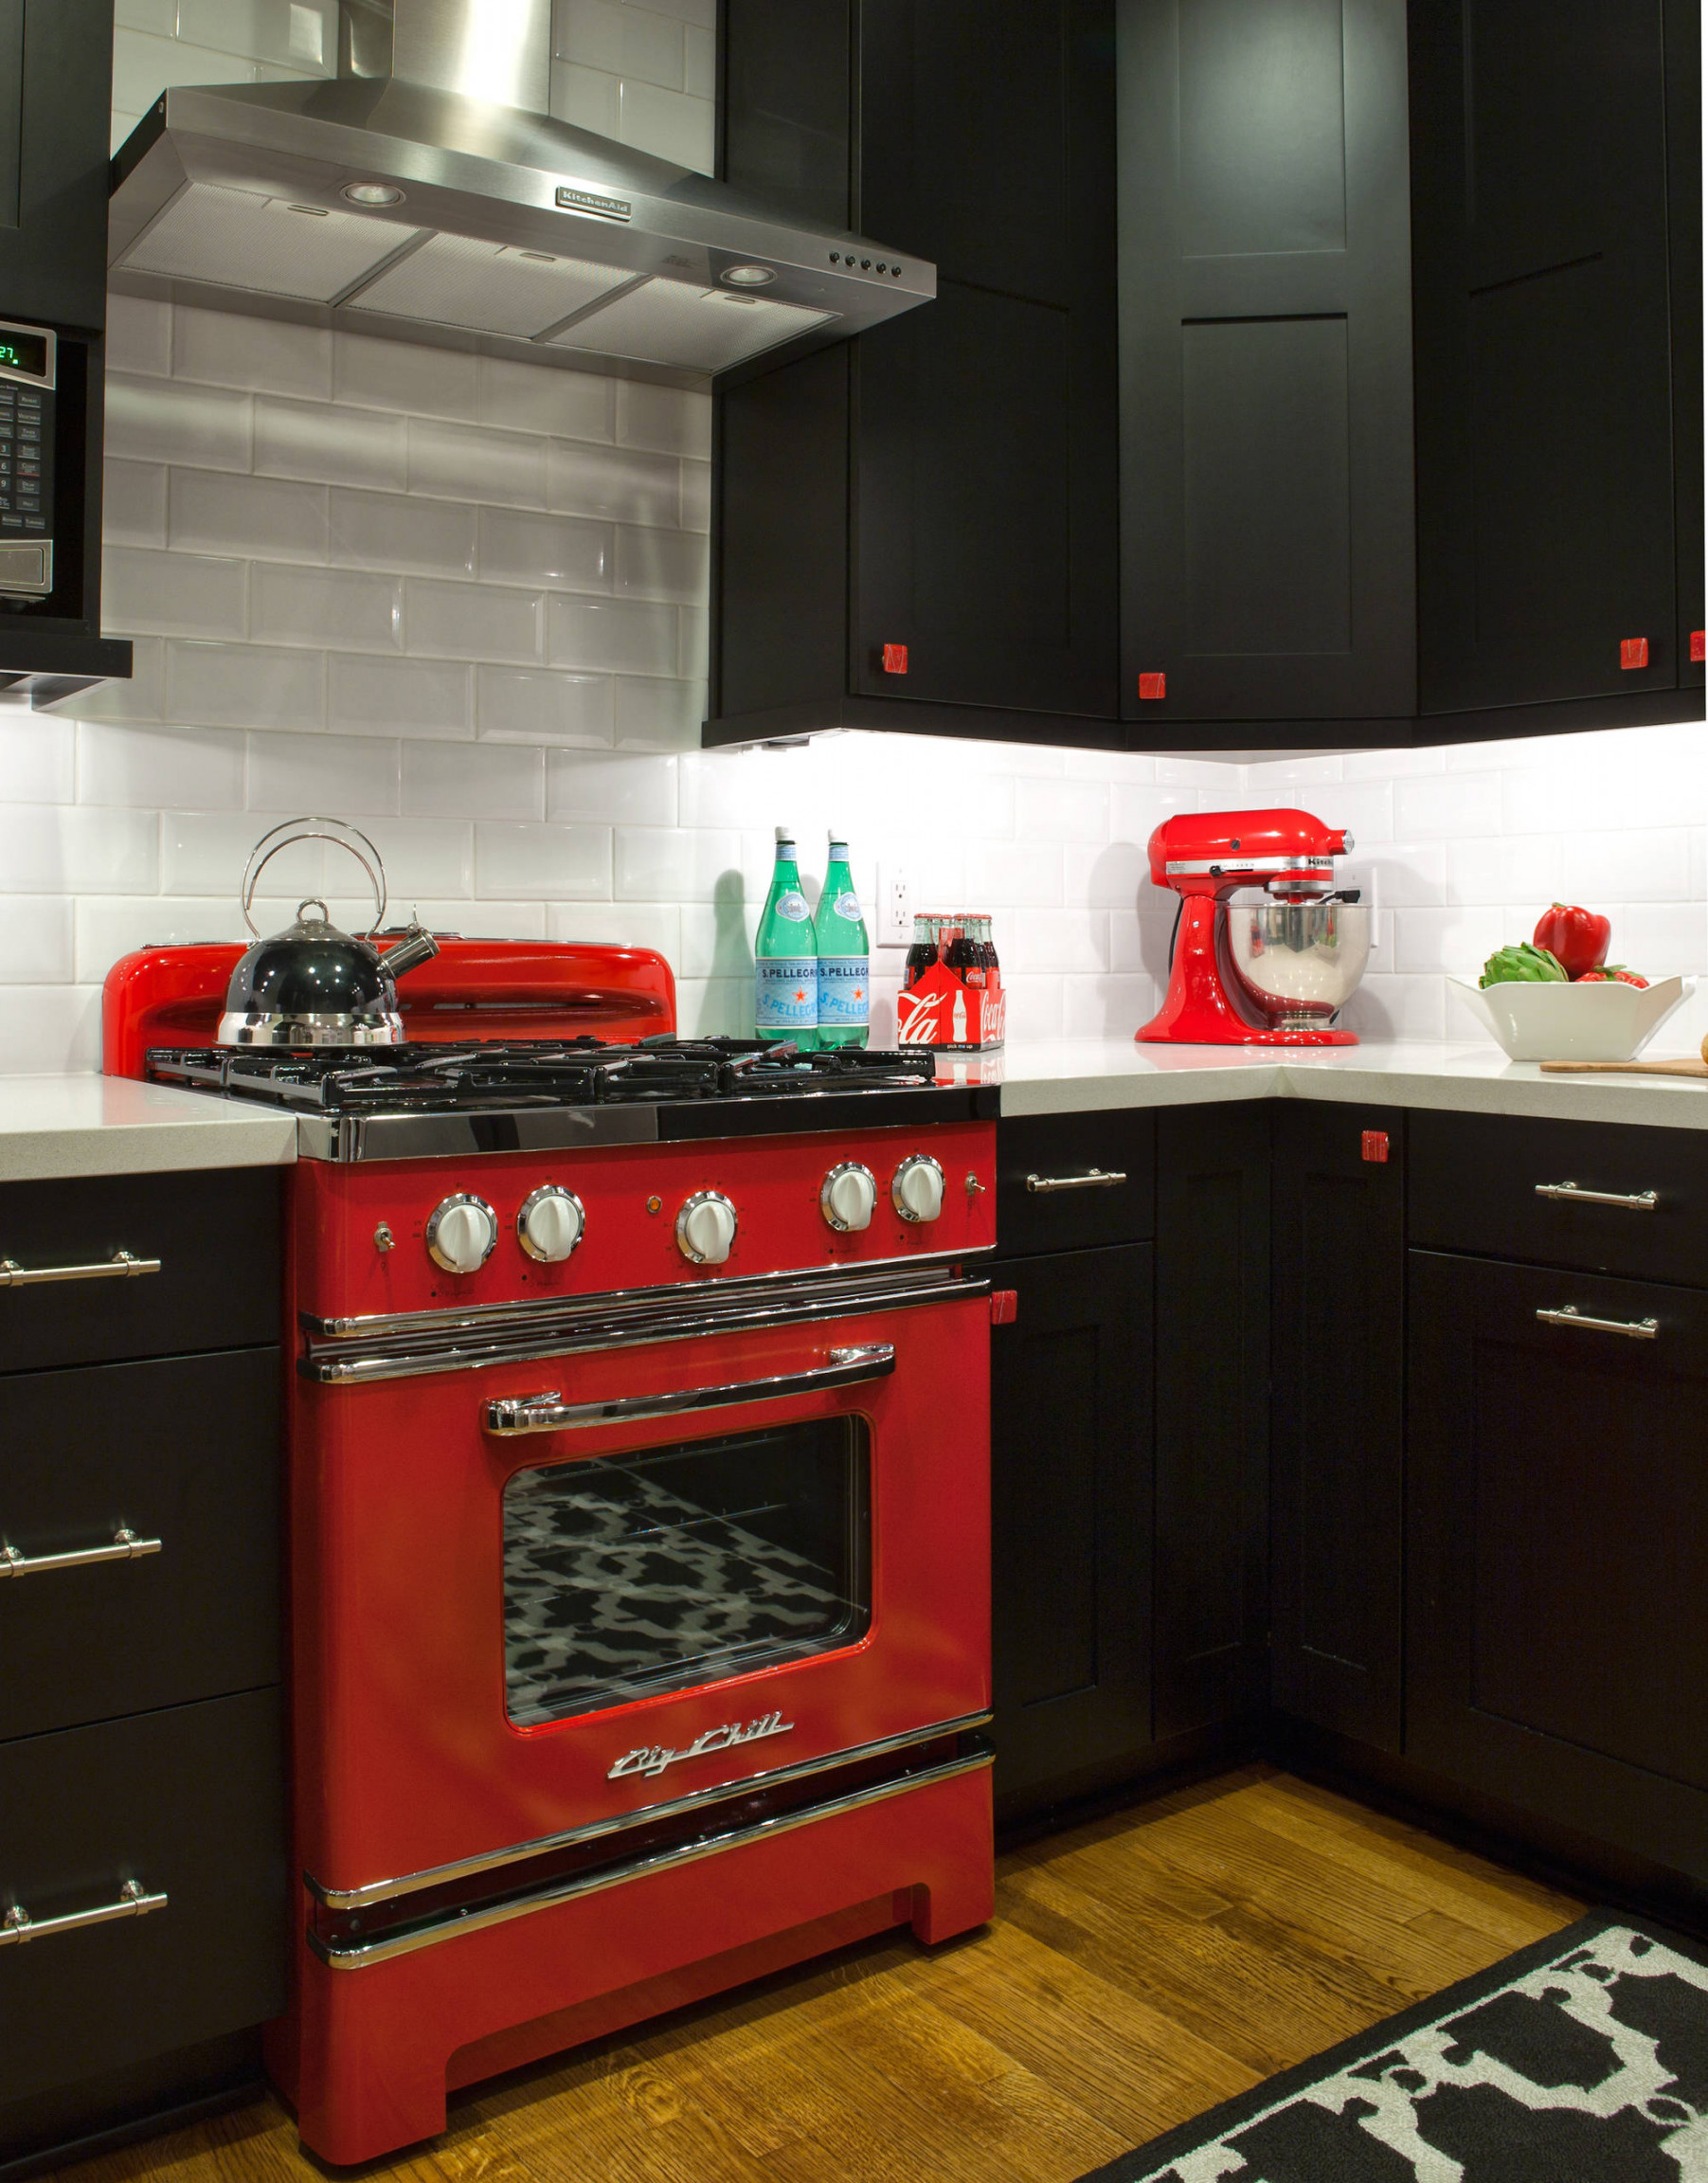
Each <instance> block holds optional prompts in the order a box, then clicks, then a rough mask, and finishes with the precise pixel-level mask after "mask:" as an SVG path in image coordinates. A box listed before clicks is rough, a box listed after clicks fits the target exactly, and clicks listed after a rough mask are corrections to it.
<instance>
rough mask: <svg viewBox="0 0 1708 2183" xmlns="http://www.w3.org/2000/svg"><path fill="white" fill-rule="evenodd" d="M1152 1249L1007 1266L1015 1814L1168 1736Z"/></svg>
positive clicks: (1005, 1703)
mask: <svg viewBox="0 0 1708 2183" xmlns="http://www.w3.org/2000/svg"><path fill="white" fill-rule="evenodd" d="M1151 1259H1152V1247H1151V1245H1150V1244H1148V1243H1128V1244H1121V1245H1117V1246H1114V1247H1113V1248H1106V1249H1102V1250H1088V1251H1073V1252H1067V1253H1064V1254H1060V1255H1059V1256H1052V1257H1037V1258H1023V1259H1020V1260H1018V1261H1016V1262H1014V1263H1011V1264H1006V1265H1004V1266H1002V1267H1000V1268H999V1269H998V1272H997V1275H996V1279H997V1282H998V1287H999V1288H1002V1289H1012V1290H1014V1291H1015V1292H1016V1316H1015V1318H1014V1320H1013V1322H1012V1323H1011V1324H1009V1325H1006V1326H997V1327H996V1328H995V1329H994V1330H993V1333H992V1337H991V1494H992V1509H991V1531H992V1537H991V1563H992V1598H993V1613H994V1646H993V1660H992V1669H993V1675H994V1684H995V1697H996V1720H995V1724H994V1726H993V1728H992V1731H991V1733H992V1737H993V1740H994V1741H995V1743H996V1746H997V1767H996V1780H995V1788H996V1795H997V1808H998V1813H999V1814H1000V1815H1001V1816H1002V1817H1004V1818H1012V1817H1014V1816H1016V1814H1017V1813H1020V1812H1023V1811H1025V1810H1028V1809H1031V1808H1033V1807H1034V1806H1037V1805H1041V1804H1049V1803H1053V1802H1055V1801H1057V1800H1058V1799H1060V1798H1062V1797H1064V1796H1068V1795H1075V1794H1078V1793H1081V1792H1083V1791H1086V1790H1088V1789H1091V1788H1094V1787H1096V1786H1098V1785H1099V1784H1100V1783H1101V1782H1104V1781H1106V1780H1109V1779H1113V1778H1118V1777H1120V1776H1121V1775H1122V1774H1124V1773H1126V1772H1130V1771H1131V1770H1132V1765H1133V1762H1134V1760H1135V1759H1136V1757H1137V1756H1138V1755H1139V1754H1141V1753H1142V1751H1143V1750H1144V1748H1145V1746H1146V1745H1147V1744H1148V1743H1149V1741H1150V1740H1151V1699H1150V1575H1151V1497H1152V1476H1151V1372H1150V1362H1151V1315H1152V1286H1153V1284H1152V1264H1151Z"/></svg>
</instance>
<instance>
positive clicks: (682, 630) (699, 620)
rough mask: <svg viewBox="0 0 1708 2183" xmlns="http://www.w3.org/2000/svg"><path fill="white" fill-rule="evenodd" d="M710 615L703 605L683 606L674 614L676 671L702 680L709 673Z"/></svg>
mask: <svg viewBox="0 0 1708 2183" xmlns="http://www.w3.org/2000/svg"><path fill="white" fill-rule="evenodd" d="M710 662H711V616H710V611H709V609H708V608H706V607H704V606H684V607H683V608H682V609H681V610H680V612H679V613H678V614H677V616H676V673H677V674H678V675H680V676H682V677H685V678H686V679H688V680H691V681H694V682H704V681H705V680H706V678H707V676H708V675H709V674H710Z"/></svg>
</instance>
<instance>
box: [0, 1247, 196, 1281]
mask: <svg viewBox="0 0 1708 2183" xmlns="http://www.w3.org/2000/svg"><path fill="white" fill-rule="evenodd" d="M159 1271H160V1261H159V1259H158V1258H138V1257H137V1255H136V1254H135V1252H134V1251H115V1252H114V1254H113V1255H112V1257H111V1258H103V1259H102V1260H101V1261H100V1263H99V1265H96V1266H20V1265H19V1264H18V1261H17V1260H16V1259H15V1258H0V1289H28V1288H32V1287H33V1286H34V1285H35V1283H36V1282H38V1281H124V1280H128V1279H129V1278H130V1277H131V1276H132V1275H133V1274H135V1273H158V1272H159Z"/></svg>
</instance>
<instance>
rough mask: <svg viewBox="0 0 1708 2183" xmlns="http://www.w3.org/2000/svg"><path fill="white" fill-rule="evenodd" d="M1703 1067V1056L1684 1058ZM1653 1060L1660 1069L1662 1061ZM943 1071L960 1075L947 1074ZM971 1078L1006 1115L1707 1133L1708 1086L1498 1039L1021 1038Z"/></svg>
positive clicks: (979, 1065)
mask: <svg viewBox="0 0 1708 2183" xmlns="http://www.w3.org/2000/svg"><path fill="white" fill-rule="evenodd" d="M1685 1057H1686V1058H1689V1059H1695V1058H1696V1055H1694V1054H1692V1055H1688V1056H1685ZM1646 1058H1653V1059H1656V1060H1659V1059H1661V1058H1663V1055H1661V1054H1659V1053H1656V1054H1653V1055H1645V1059H1646ZM946 1060H947V1057H946V1056H945V1067H944V1070H943V1071H942V1073H943V1074H944V1075H947V1074H949V1073H951V1072H950V1069H949V1068H948V1067H947V1066H946ZM965 1067H966V1071H967V1076H968V1080H969V1081H972V1082H976V1083H987V1084H989V1083H996V1084H1000V1085H1001V1087H1002V1111H1003V1113H1004V1114H1083V1113H1091V1112H1096V1111H1099V1110H1105V1109H1108V1108H1113V1107H1178V1106H1196V1105H1200V1104H1203V1103H1205V1102H1209V1101H1212V1100H1218V1099H1265V1098H1279V1099H1340V1100H1348V1101H1356V1102H1357V1103H1360V1104H1363V1105H1367V1106H1372V1107H1434V1108H1445V1109H1447V1110H1450V1111H1453V1112H1458V1113H1465V1114H1528V1115H1541V1116H1545V1117H1551V1118H1554V1119H1557V1120H1563V1121H1584V1122H1634V1123H1642V1124H1647V1125H1650V1126H1654V1127H1658V1128H1683V1129H1708V1081H1703V1080H1700V1079H1699V1080H1695V1081H1692V1080H1691V1079H1689V1078H1685V1077H1673V1076H1601V1075H1596V1076H1553V1075H1548V1076H1545V1075H1543V1073H1542V1072H1541V1069H1540V1068H1539V1067H1538V1065H1537V1063H1536V1062H1534V1061H1509V1060H1507V1058H1506V1056H1505V1055H1504V1054H1502V1053H1501V1049H1500V1048H1499V1047H1498V1046H1496V1045H1495V1044H1494V1043H1493V1042H1492V1041H1490V1040H1486V1039H1485V1040H1480V1041H1474V1042H1471V1043H1467V1044H1465V1045H1459V1046H1447V1045H1425V1044H1421V1043H1419V1044H1401V1043H1391V1042H1385V1041H1383V1042H1378V1041H1375V1040H1372V1041H1371V1042H1370V1043H1369V1044H1367V1045H1362V1046H1324V1047H1317V1048H1315V1049H1310V1048H1302V1047H1296V1048H1291V1049H1288V1050H1286V1051H1285V1052H1277V1051H1276V1050H1275V1049H1274V1048H1273V1047H1263V1046H1141V1045H1138V1044H1136V1043H1135V1042H1134V1041H1133V1040H1132V1039H1127V1038H1110V1039H1101V1038H1052V1039H1026V1038H1016V1039H1011V1040H1010V1042H1009V1044H1008V1045H1007V1047H1006V1048H1004V1049H1003V1050H1002V1051H1001V1052H1000V1053H998V1054H991V1055H970V1056H968V1057H967V1060H966V1063H965Z"/></svg>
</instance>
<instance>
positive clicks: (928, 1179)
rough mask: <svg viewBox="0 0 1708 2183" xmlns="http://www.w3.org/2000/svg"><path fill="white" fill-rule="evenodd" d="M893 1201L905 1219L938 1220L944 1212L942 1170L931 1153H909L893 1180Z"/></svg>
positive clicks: (891, 1190)
mask: <svg viewBox="0 0 1708 2183" xmlns="http://www.w3.org/2000/svg"><path fill="white" fill-rule="evenodd" d="M890 1203H891V1204H892V1205H893V1206H894V1207H895V1209H896V1211H897V1212H898V1213H899V1214H900V1215H901V1217H902V1218H903V1219H904V1220H935V1219H936V1218H937V1216H938V1215H939V1214H940V1213H941V1212H942V1211H943V1169H942V1168H941V1167H940V1166H939V1165H938V1164H937V1163H936V1161H935V1160H933V1159H932V1157H931V1155H930V1154H929V1153H928V1152H909V1153H908V1157H907V1158H906V1159H905V1160H904V1161H903V1162H902V1164H901V1165H900V1166H899V1167H898V1168H897V1169H896V1171H895V1173H894V1175H893V1176H892V1177H891V1178H890Z"/></svg>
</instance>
